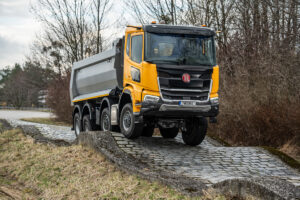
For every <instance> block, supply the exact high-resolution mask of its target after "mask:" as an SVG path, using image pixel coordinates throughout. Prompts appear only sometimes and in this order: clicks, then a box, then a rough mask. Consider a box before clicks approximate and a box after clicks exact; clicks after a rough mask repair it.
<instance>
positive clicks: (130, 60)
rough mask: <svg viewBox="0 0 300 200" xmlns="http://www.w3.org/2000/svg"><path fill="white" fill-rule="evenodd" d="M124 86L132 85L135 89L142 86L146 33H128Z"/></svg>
mask: <svg viewBox="0 0 300 200" xmlns="http://www.w3.org/2000/svg"><path fill="white" fill-rule="evenodd" d="M124 58H125V59H124V84H123V85H124V87H126V85H132V86H133V87H134V89H135V90H139V88H140V87H142V80H141V78H142V73H143V68H142V61H143V60H144V33H143V32H138V33H131V34H130V33H128V34H127V36H126V50H125V56H124Z"/></svg>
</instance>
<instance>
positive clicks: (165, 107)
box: [140, 99, 219, 118]
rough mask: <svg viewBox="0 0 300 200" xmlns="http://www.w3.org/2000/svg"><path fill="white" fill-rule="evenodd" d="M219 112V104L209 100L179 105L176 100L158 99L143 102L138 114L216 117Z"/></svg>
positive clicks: (175, 116)
mask: <svg viewBox="0 0 300 200" xmlns="http://www.w3.org/2000/svg"><path fill="white" fill-rule="evenodd" d="M218 113H219V104H212V103H211V102H210V101H208V102H205V103H202V102H199V103H196V104H195V105H193V106H190V105H189V106H187V105H180V104H179V102H178V101H174V102H163V101H162V99H160V100H159V101H158V102H157V103H153V102H143V103H142V106H141V112H140V115H142V116H145V117H147V116H149V117H150V116H153V117H172V118H186V117H216V116H217V115H218Z"/></svg>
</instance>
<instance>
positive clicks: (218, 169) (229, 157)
mask: <svg viewBox="0 0 300 200" xmlns="http://www.w3.org/2000/svg"><path fill="white" fill-rule="evenodd" d="M14 112H18V111H14ZM4 113H5V112H4ZM31 113H34V112H31ZM23 114H24V113H23ZM27 114H28V113H27ZM27 114H26V117H35V116H37V115H40V114H35V115H30V116H28V115H27ZM0 118H5V119H7V120H8V121H9V122H10V123H11V124H12V125H13V126H18V125H33V126H35V127H37V128H38V129H39V130H40V132H41V133H42V134H43V135H44V136H45V137H48V138H51V139H61V140H65V141H67V142H72V141H74V140H75V134H74V132H73V131H71V130H70V128H69V127H64V126H53V125H45V124H37V123H31V122H23V121H21V120H19V118H24V116H23V115H22V114H16V115H14V114H12V113H10V115H4V114H3V111H0ZM112 135H113V137H114V139H115V140H116V142H117V144H118V146H119V148H121V149H122V150H123V151H124V152H126V153H128V154H130V155H131V156H133V157H135V158H136V159H139V160H141V161H142V162H145V163H147V164H149V165H150V166H153V167H154V168H158V169H164V170H168V171H170V173H175V174H181V175H183V176H186V177H190V178H193V179H199V180H201V181H202V182H204V183H206V184H207V185H211V184H214V183H218V182H221V181H223V180H227V179H233V178H255V177H266V178H267V177H268V178H279V179H282V180H286V181H289V182H290V183H292V184H294V185H296V186H297V187H299V188H300V174H299V173H298V172H297V171H295V170H294V169H291V168H290V167H288V166H287V165H286V164H284V163H283V162H282V161H280V160H279V159H278V158H276V157H274V156H273V155H270V154H269V153H268V152H266V151H265V150H263V149H261V148H255V147H223V146H220V145H217V144H216V143H215V142H212V140H211V139H209V138H207V139H205V140H204V141H203V143H202V144H201V145H199V146H196V147H190V146H187V145H184V144H183V142H182V139H181V136H180V135H179V136H178V137H177V138H175V139H163V138H161V137H153V138H145V137H141V138H139V139H136V140H128V139H126V138H124V137H123V135H122V134H120V133H112Z"/></svg>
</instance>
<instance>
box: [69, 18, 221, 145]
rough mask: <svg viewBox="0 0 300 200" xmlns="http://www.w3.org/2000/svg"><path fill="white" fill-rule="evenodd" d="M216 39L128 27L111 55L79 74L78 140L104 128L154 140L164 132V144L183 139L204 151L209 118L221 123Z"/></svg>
mask: <svg viewBox="0 0 300 200" xmlns="http://www.w3.org/2000/svg"><path fill="white" fill-rule="evenodd" d="M214 36H215V31H213V30H212V29H210V28H207V27H195V26H171V25H163V24H150V25H143V26H128V27H127V28H126V31H125V36H124V37H123V38H122V39H119V40H117V41H116V42H115V43H114V44H113V48H112V50H109V51H112V52H111V53H107V52H109V51H107V52H102V53H100V54H99V55H96V56H94V57H91V58H88V59H87V60H84V61H80V62H78V63H75V64H74V66H73V68H72V76H71V83H70V93H71V95H70V96H71V102H72V104H73V105H74V111H73V119H74V129H75V133H76V134H77V135H78V134H80V132H81V131H91V130H96V129H101V130H104V131H108V130H119V131H121V132H122V133H123V134H124V135H125V136H126V137H127V138H136V137H139V136H146V137H151V136H152V135H153V132H154V128H155V127H157V128H159V130H160V133H161V135H162V136H163V138H174V137H176V136H177V135H178V133H179V132H181V133H182V139H183V141H184V142H185V143H186V144H188V145H198V144H200V143H201V142H202V141H203V139H204V137H205V135H206V131H207V123H208V122H207V118H209V119H210V122H215V121H216V118H215V117H216V116H217V114H218V112H219V99H218V89H219V66H218V65H217V63H216V52H215V39H214ZM92 68H93V69H92ZM92 72H94V73H92ZM78 77H79V78H78ZM110 77H112V78H110Z"/></svg>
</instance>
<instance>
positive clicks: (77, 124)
mask: <svg viewBox="0 0 300 200" xmlns="http://www.w3.org/2000/svg"><path fill="white" fill-rule="evenodd" d="M73 124H74V130H75V135H76V137H78V136H79V134H80V132H81V130H82V129H81V121H80V115H79V113H76V114H75V115H74V118H73Z"/></svg>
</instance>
